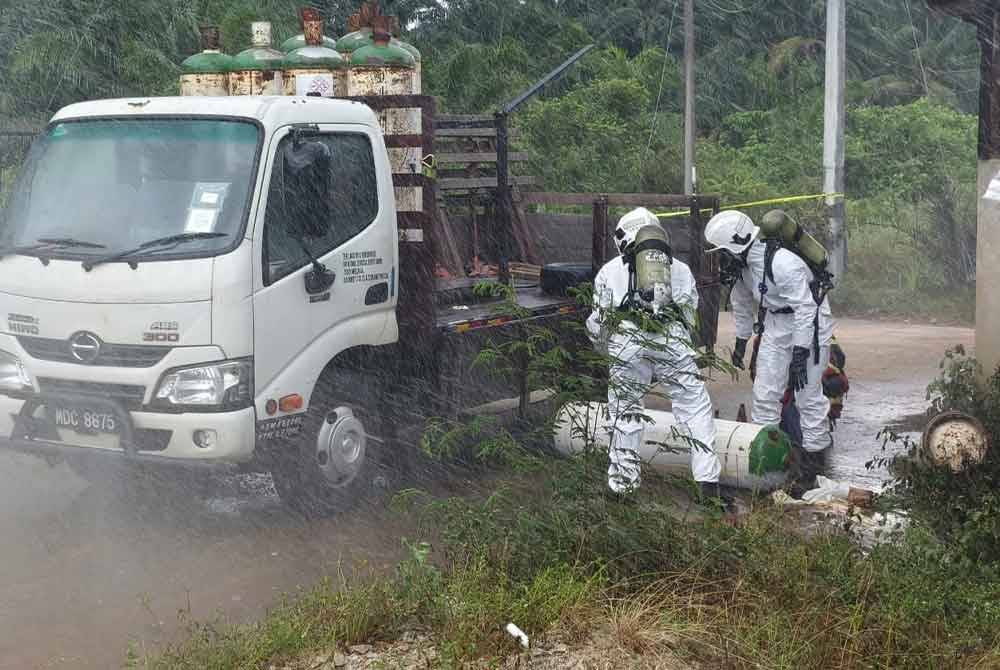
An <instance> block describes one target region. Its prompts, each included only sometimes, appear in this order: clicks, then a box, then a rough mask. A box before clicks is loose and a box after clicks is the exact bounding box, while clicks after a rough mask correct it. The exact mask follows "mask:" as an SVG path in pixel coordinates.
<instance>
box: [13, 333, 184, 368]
mask: <svg viewBox="0 0 1000 670" xmlns="http://www.w3.org/2000/svg"><path fill="white" fill-rule="evenodd" d="M17 341H18V342H20V343H21V346H22V347H24V350H25V351H26V352H28V355H29V356H31V357H32V358H36V359H38V360H42V361H56V362H58V363H72V364H74V365H105V366H110V367H118V368H151V367H153V366H154V365H156V364H157V363H159V362H160V361H161V360H163V357H164V356H166V355H167V352H168V351H170V347H154V346H146V345H141V344H108V343H104V344H102V345H101V353H100V355H98V357H97V359H96V360H95V361H94V362H92V363H81V362H80V361H78V360H76V358H74V357H73V354H72V353H71V352H70V348H69V342H68V341H67V340H53V339H49V338H45V337H23V336H22V337H18V338H17Z"/></svg>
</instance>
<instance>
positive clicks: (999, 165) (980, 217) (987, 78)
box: [976, 10, 1000, 377]
mask: <svg viewBox="0 0 1000 670" xmlns="http://www.w3.org/2000/svg"><path fill="white" fill-rule="evenodd" d="M976 19H977V23H978V25H977V32H978V39H979V47H980V50H981V61H980V82H979V147H978V153H979V179H978V181H979V183H978V189H977V195H978V197H979V203H978V207H977V217H976V218H977V235H976V240H977V241H976V358H977V359H978V360H979V363H980V364H981V365H982V367H983V374H984V375H986V376H987V377H989V376H990V375H992V374H993V372H994V371H995V370H996V369H997V366H998V365H1000V201H998V200H996V199H994V197H995V196H994V197H989V198H984V197H983V195H984V194H986V192H987V189H988V187H989V185H990V182H992V181H993V180H994V179H996V178H1000V13H997V12H996V11H995V10H994V11H992V12H987V11H982V12H980V13H978V14H977V15H976ZM998 184H1000V182H998ZM994 193H995V192H994ZM991 195H993V194H992V193H991Z"/></svg>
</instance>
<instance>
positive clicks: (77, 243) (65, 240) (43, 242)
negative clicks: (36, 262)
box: [0, 237, 106, 258]
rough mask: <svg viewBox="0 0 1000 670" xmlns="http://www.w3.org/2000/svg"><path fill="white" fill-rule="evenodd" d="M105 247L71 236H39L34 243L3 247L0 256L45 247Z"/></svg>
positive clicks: (23, 252)
mask: <svg viewBox="0 0 1000 670" xmlns="http://www.w3.org/2000/svg"><path fill="white" fill-rule="evenodd" d="M70 248H80V249H105V248H106V245H104V244H98V243H97V242H87V241H86V240H78V239H75V238H73V237H39V238H38V239H37V240H35V243H34V244H24V245H20V246H14V247H4V248H2V249H0V258H5V257H7V256H14V255H17V254H30V253H32V252H34V251H43V250H46V249H70Z"/></svg>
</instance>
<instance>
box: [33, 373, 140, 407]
mask: <svg viewBox="0 0 1000 670" xmlns="http://www.w3.org/2000/svg"><path fill="white" fill-rule="evenodd" d="M38 388H39V390H40V391H41V392H42V393H58V394H61V395H74V396H95V397H98V398H105V399H108V400H117V401H118V402H120V403H122V405H124V407H125V409H127V410H130V411H134V410H139V409H142V401H143V398H145V396H146V387H145V386H133V385H130V384H105V383H101V382H80V381H75V380H72V379H53V378H52V377H39V378H38Z"/></svg>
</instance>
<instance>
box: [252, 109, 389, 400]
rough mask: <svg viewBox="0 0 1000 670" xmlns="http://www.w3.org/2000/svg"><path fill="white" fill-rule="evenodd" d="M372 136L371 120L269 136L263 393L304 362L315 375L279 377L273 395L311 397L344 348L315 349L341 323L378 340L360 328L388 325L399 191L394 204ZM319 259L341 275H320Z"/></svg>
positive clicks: (259, 297)
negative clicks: (368, 124)
mask: <svg viewBox="0 0 1000 670" xmlns="http://www.w3.org/2000/svg"><path fill="white" fill-rule="evenodd" d="M371 132H373V131H371V130H370V129H367V128H365V127H364V126H360V127H358V128H357V129H352V127H351V126H346V125H338V126H332V125H331V126H312V127H310V128H309V129H306V130H299V129H289V130H288V131H287V132H285V133H284V134H283V135H276V136H275V138H274V139H273V140H272V142H271V149H270V152H269V161H270V169H269V172H268V174H266V175H265V179H266V180H267V181H266V183H267V184H268V186H267V189H266V202H263V203H262V204H261V208H260V211H261V212H262V214H261V215H260V216H259V217H258V219H259V220H258V224H257V226H256V228H255V234H254V246H255V250H256V253H255V258H256V259H257V268H258V271H259V275H258V276H257V277H255V281H254V285H255V291H254V298H253V301H254V363H255V365H254V367H255V387H256V389H257V390H258V393H260V392H261V391H263V390H264V389H268V387H269V386H272V384H273V383H274V382H275V380H276V379H279V373H281V372H282V371H283V370H285V369H286V368H287V367H288V366H290V365H292V364H293V363H294V364H295V365H296V367H299V368H302V367H303V366H305V369H307V370H309V371H310V372H309V373H308V374H309V375H310V376H311V377H312V379H305V380H304V379H302V377H301V376H298V375H295V376H294V377H297V378H296V379H294V380H293V381H289V382H287V383H286V382H285V378H284V377H281V378H280V379H279V382H280V387H279V388H271V389H268V391H269V394H270V393H274V394H275V395H274V396H272V397H280V396H281V394H290V393H307V392H308V389H309V388H311V386H312V384H311V381H313V380H315V377H316V376H318V375H319V374H320V372H322V369H323V366H324V365H325V363H326V362H327V361H329V360H330V358H332V356H333V355H334V354H335V353H336V352H333V351H316V350H315V349H317V348H322V349H325V348H327V347H336V346H337V345H336V343H331V342H330V337H331V335H330V333H331V331H336V330H337V329H338V328H340V329H342V330H343V331H345V332H346V333H348V336H347V339H348V340H349V339H350V338H351V337H352V336H355V337H357V338H359V342H358V343H359V344H361V343H372V342H373V341H374V340H375V339H377V337H378V335H379V334H380V333H371V332H365V333H360V334H359V332H358V331H359V330H365V329H367V330H368V331H371V330H373V329H377V328H379V327H380V326H379V324H388V321H389V318H390V316H391V315H392V313H393V309H394V305H395V302H396V298H395V293H396V291H395V280H396V277H395V268H396V261H397V259H396V240H395V237H394V231H395V226H394V220H395V219H394V217H395V214H394V212H393V207H392V196H391V191H390V193H389V196H388V201H386V199H385V197H384V196H383V197H382V198H380V197H379V189H380V185H381V188H382V189H383V190H384V189H385V188H386V185H385V184H384V183H382V182H385V181H386V180H385V179H382V178H381V177H380V175H383V174H388V167H387V159H386V158H385V150H384V149H382V150H381V151H379V150H378V149H379V148H380V147H381V145H380V144H373V142H372V137H371V136H370V135H369V133H371ZM373 147H374V148H373ZM389 183H390V184H391V182H389ZM389 188H390V189H391V185H390V186H389ZM314 261H318V262H319V263H321V264H322V265H324V266H325V267H326V268H327V269H328V270H329V271H330V272H332V273H333V274H332V275H331V276H329V277H327V278H326V279H324V278H322V277H321V276H319V275H317V273H316V272H315V268H316V265H315V264H314ZM331 279H332V281H330V280H331ZM326 283H329V285H328V286H324V284H326ZM380 316H382V317H385V318H384V319H382V320H380V319H379V317H380ZM382 327H384V326H382ZM340 339H341V340H342V339H344V338H340ZM303 358H306V359H311V360H307V361H303ZM303 382H305V383H303ZM258 400H259V398H258ZM262 418H263V417H262Z"/></svg>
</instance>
